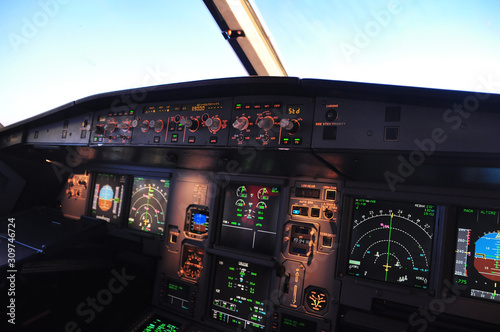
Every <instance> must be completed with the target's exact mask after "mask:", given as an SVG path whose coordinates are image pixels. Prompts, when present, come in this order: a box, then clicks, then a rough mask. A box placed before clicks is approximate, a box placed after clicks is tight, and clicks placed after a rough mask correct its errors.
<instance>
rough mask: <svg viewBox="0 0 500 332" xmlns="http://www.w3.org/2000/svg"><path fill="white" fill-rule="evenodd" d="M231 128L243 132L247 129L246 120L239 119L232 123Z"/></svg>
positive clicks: (243, 118)
mask: <svg viewBox="0 0 500 332" xmlns="http://www.w3.org/2000/svg"><path fill="white" fill-rule="evenodd" d="M233 128H234V129H238V130H245V129H247V128H248V119H247V118H245V117H244V116H242V117H239V118H237V119H236V121H234V122H233Z"/></svg>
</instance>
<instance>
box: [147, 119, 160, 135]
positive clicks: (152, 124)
mask: <svg viewBox="0 0 500 332" xmlns="http://www.w3.org/2000/svg"><path fill="white" fill-rule="evenodd" d="M145 121H146V120H145ZM143 123H144V122H143ZM149 126H150V127H151V128H154V130H155V131H156V132H157V133H159V132H160V131H162V129H163V120H156V121H155V120H151V121H150V122H149ZM146 131H147V130H146Z"/></svg>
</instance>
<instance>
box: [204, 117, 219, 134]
mask: <svg viewBox="0 0 500 332" xmlns="http://www.w3.org/2000/svg"><path fill="white" fill-rule="evenodd" d="M205 124H206V125H207V127H208V129H210V130H213V131H216V130H219V128H220V119H219V118H208V119H207V120H206V121H205Z"/></svg>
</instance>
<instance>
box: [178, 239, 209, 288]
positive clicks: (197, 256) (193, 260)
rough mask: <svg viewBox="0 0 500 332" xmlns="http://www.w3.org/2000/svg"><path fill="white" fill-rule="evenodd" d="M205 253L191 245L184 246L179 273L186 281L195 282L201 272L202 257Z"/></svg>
mask: <svg viewBox="0 0 500 332" xmlns="http://www.w3.org/2000/svg"><path fill="white" fill-rule="evenodd" d="M204 254H205V251H204V250H203V249H201V248H197V247H195V246H191V245H188V244H186V245H184V247H183V252H182V261H181V269H180V273H181V275H183V276H184V277H186V278H188V279H193V280H197V279H198V278H200V275H201V271H202V270H203V255H204Z"/></svg>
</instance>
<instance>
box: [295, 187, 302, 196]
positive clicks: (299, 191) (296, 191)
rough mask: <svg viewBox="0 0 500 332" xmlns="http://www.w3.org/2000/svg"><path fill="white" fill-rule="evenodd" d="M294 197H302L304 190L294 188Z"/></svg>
mask: <svg viewBox="0 0 500 332" xmlns="http://www.w3.org/2000/svg"><path fill="white" fill-rule="evenodd" d="M295 197H304V189H302V188H295Z"/></svg>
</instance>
